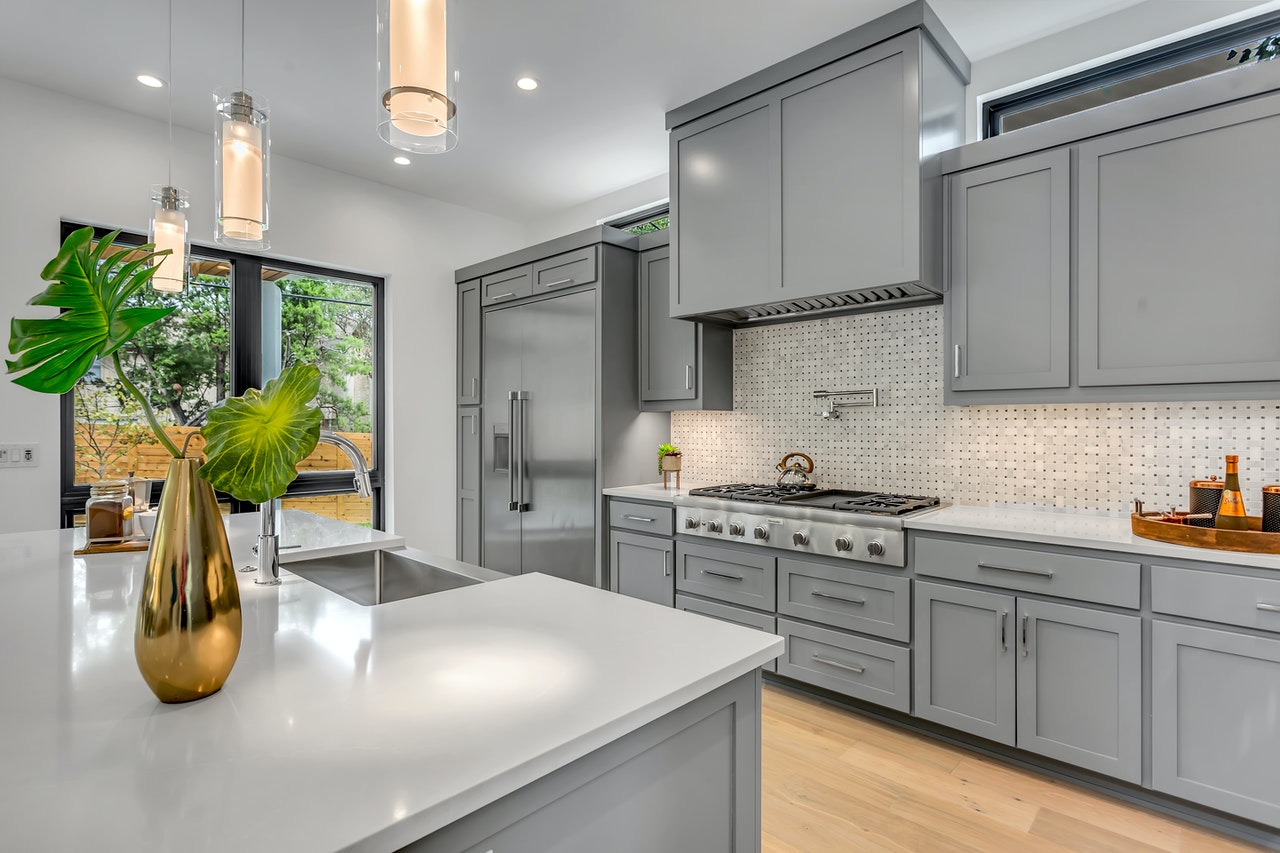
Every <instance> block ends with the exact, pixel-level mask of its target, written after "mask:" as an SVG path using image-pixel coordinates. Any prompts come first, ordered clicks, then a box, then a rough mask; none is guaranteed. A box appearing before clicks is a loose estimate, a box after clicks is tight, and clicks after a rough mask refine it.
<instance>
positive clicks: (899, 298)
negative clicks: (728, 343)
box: [688, 284, 942, 326]
mask: <svg viewBox="0 0 1280 853" xmlns="http://www.w3.org/2000/svg"><path fill="white" fill-rule="evenodd" d="M941 299H942V296H941V294H938V293H935V292H933V291H932V290H929V289H928V288H926V287H923V286H921V285H919V284H895V285H891V286H889V287H869V288H866V289H865V290H851V291H849V292H848V293H832V294H828V295H826V296H812V297H806V298H804V299H792V300H787V301H785V302H772V303H769V304H767V305H753V306H751V307H749V308H735V309H732V310H729V311H718V312H715V313H710V314H704V315H701V316H700V317H699V318H697V319H702V320H708V321H711V322H716V323H724V324H729V325H733V326H740V325H744V324H747V323H751V324H756V323H783V322H787V321H791V320H807V319H809V318H811V317H825V316H831V315H836V314H852V313H855V312H860V311H884V310H887V309H890V308H905V307H907V306H909V305H918V304H920V303H925V302H937V301H939V300H941ZM688 319H695V318H688Z"/></svg>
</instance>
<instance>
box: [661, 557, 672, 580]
mask: <svg viewBox="0 0 1280 853" xmlns="http://www.w3.org/2000/svg"><path fill="white" fill-rule="evenodd" d="M662 576H663V577H664V578H669V577H671V552H670V551H663V552H662Z"/></svg>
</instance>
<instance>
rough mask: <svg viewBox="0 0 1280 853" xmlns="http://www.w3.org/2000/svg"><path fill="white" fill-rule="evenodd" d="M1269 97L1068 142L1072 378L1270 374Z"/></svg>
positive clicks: (1249, 377) (1274, 351)
mask: <svg viewBox="0 0 1280 853" xmlns="http://www.w3.org/2000/svg"><path fill="white" fill-rule="evenodd" d="M1277 113H1280V96H1268V97H1265V98H1258V99H1254V100H1250V101H1246V102H1242V103H1238V104H1233V105H1229V106H1225V107H1220V108H1218V109H1213V110H1206V111H1203V112H1199V113H1195V114H1192V115H1189V116H1186V117H1183V118H1178V119H1172V120H1169V121H1164V122H1160V123H1157V124H1152V125H1147V126H1144V127H1140V128H1136V129H1134V130H1130V131H1126V132H1124V133H1117V134H1113V135H1111V136H1106V137H1103V138H1100V139H1097V140H1094V141H1091V142H1086V143H1083V144H1081V145H1080V149H1079V151H1080V153H1079V202H1080V217H1079V220H1080V227H1079V264H1078V267H1079V272H1078V274H1079V292H1080V309H1079V314H1080V364H1079V368H1080V384H1081V385H1082V386H1090V385H1142V384H1149V383H1154V384H1159V383H1179V382H1243V381H1255V380H1277V379H1280V335H1277V334H1276V323H1275V319H1276V317H1280V287H1276V286H1275V275H1274V270H1276V269H1277V268H1280V240H1277V239H1276V234H1277V233H1280V205H1277V204H1276V200H1275V194H1274V192H1272V191H1271V189H1270V188H1273V187H1275V186H1277V185H1280V158H1278V157H1276V156H1275V140H1276V138H1277V136H1280V115H1277Z"/></svg>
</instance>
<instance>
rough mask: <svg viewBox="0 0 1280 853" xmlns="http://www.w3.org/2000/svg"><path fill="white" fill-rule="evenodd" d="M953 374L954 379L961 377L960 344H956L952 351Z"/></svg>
mask: <svg viewBox="0 0 1280 853" xmlns="http://www.w3.org/2000/svg"><path fill="white" fill-rule="evenodd" d="M951 362H952V364H951V376H952V378H953V379H959V378H960V345H959V344H956V345H955V349H954V350H952V353H951Z"/></svg>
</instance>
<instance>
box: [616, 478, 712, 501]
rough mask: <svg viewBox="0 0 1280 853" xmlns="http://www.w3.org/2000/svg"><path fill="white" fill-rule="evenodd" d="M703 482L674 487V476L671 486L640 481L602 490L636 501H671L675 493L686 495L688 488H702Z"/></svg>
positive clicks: (617, 496)
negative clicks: (635, 484) (630, 484)
mask: <svg viewBox="0 0 1280 853" xmlns="http://www.w3.org/2000/svg"><path fill="white" fill-rule="evenodd" d="M704 485H706V484H705V483H685V484H684V487H683V488H680V489H677V488H676V480H675V477H672V478H671V488H669V489H664V488H662V484H661V483H642V484H640V485H638V486H612V487H610V488H608V489H602V491H603V492H604V493H605V494H606V495H609V496H610V497H614V498H630V499H631V500H636V501H661V502H662V503H671V499H672V498H674V497H675V496H676V495H681V496H684V495H687V494H689V490H690V489H699V488H702V487H703V486H704Z"/></svg>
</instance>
